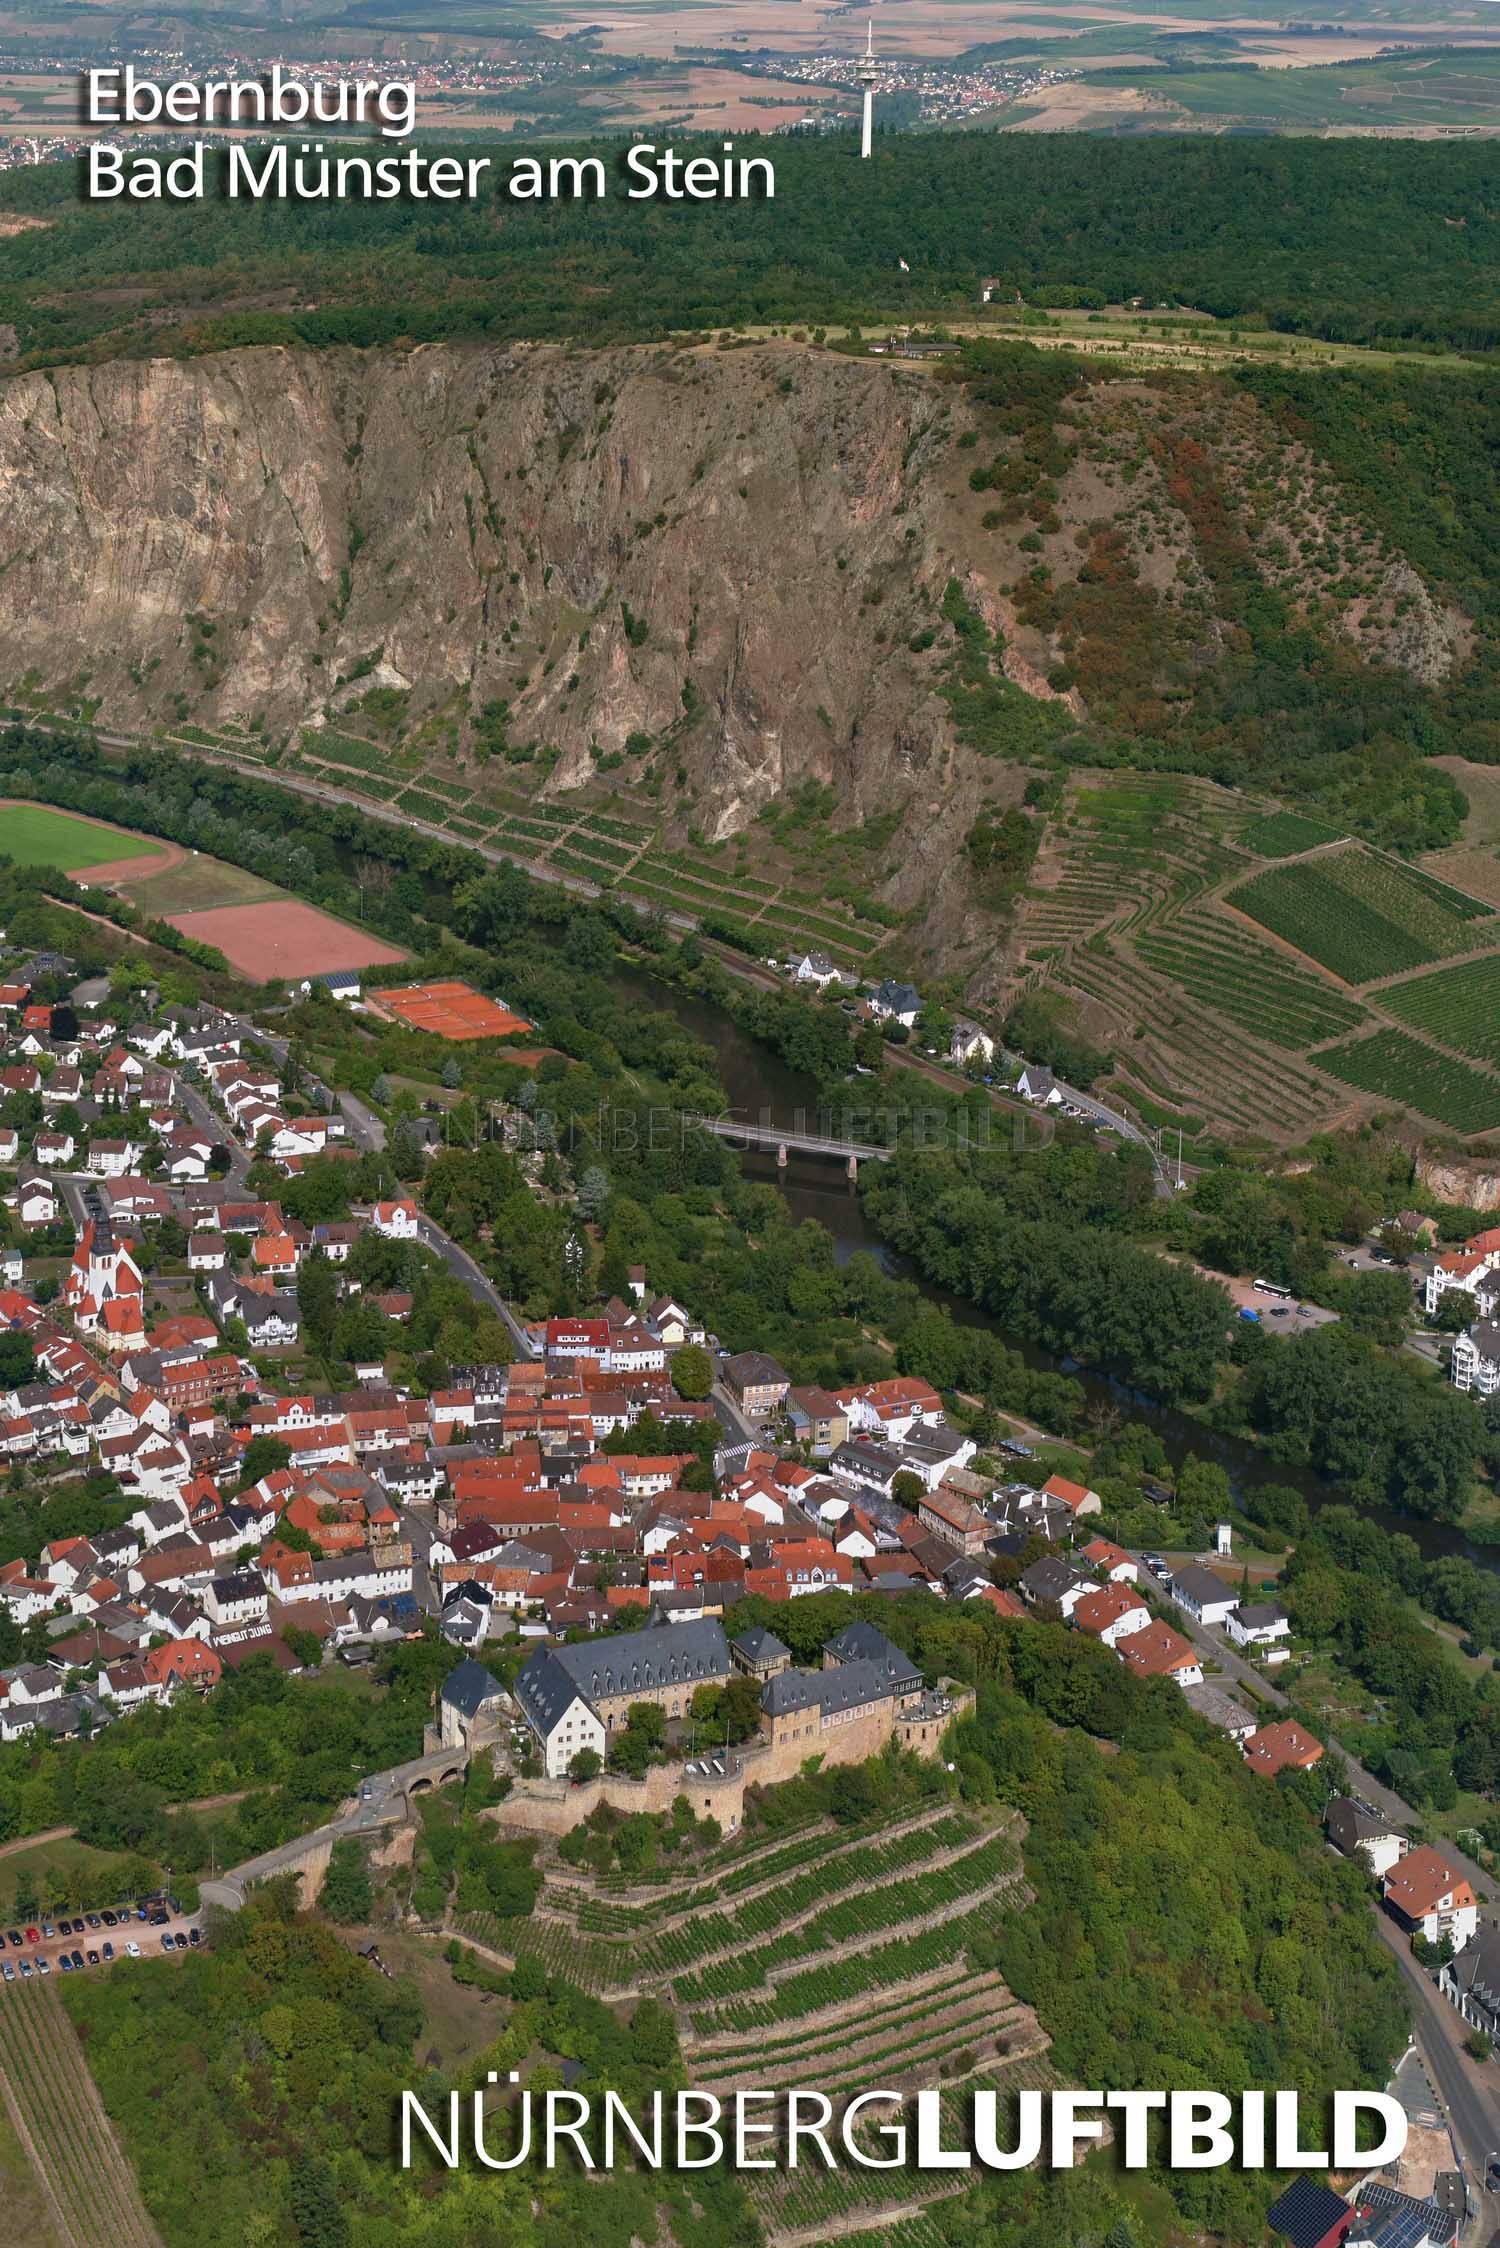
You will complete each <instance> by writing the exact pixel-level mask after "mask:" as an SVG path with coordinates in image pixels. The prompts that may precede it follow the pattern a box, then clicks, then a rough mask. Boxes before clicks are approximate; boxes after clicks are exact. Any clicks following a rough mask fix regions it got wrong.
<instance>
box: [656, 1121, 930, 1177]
mask: <svg viewBox="0 0 1500 2248" xmlns="http://www.w3.org/2000/svg"><path fill="white" fill-rule="evenodd" d="M691 1122H693V1123H694V1124H696V1125H698V1126H699V1127H700V1129H701V1130H703V1131H705V1132H707V1133H708V1134H709V1136H710V1138H712V1139H716V1140H727V1141H728V1142H729V1144H730V1145H731V1146H732V1147H765V1148H770V1149H771V1150H772V1151H773V1152H774V1154H775V1157H776V1160H777V1162H778V1163H783V1164H784V1163H785V1162H786V1161H787V1159H788V1158H789V1157H790V1156H793V1155H827V1156H831V1157H832V1158H833V1159H834V1161H835V1162H839V1163H842V1164H844V1165H845V1167H846V1168H847V1170H848V1172H849V1175H850V1177H851V1178H853V1176H854V1175H855V1173H856V1171H857V1170H858V1168H859V1166H860V1164H861V1163H889V1161H890V1160H891V1157H892V1156H893V1155H894V1154H895V1152H896V1151H895V1149H894V1148H891V1147H871V1146H869V1145H868V1144H867V1143H865V1142H864V1141H861V1140H851V1139H840V1138H838V1137H837V1136H829V1135H828V1134H825V1133H822V1132H794V1131H787V1130H786V1129H785V1128H784V1127H783V1126H782V1125H780V1124H743V1123H740V1122H738V1121H737V1120H736V1119H735V1118H734V1117H730V1116H695V1117H693V1118H692V1119H691Z"/></svg>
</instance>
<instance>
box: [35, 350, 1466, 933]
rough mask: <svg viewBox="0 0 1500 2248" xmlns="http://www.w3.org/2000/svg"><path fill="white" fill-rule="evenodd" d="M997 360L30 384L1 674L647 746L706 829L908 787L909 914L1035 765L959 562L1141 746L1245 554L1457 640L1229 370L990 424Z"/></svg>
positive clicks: (1406, 629) (1077, 698)
mask: <svg viewBox="0 0 1500 2248" xmlns="http://www.w3.org/2000/svg"><path fill="white" fill-rule="evenodd" d="M947 372H948V373H950V374H951V370H948V371H947ZM1012 379H1013V380H1015V381H1016V382H1017V384H1018V385H1019V384H1020V378H1019V377H1015V378H1012ZM1004 380H1005V378H1003V377H1002V378H1000V379H999V385H998V389H997V383H996V382H995V381H994V380H992V381H991V383H990V396H989V399H988V402H987V403H986V402H976V400H975V397H974V396H973V395H972V394H971V392H970V391H969V390H967V389H966V388H965V387H964V385H963V384H961V383H958V382H955V381H953V380H951V379H945V371H943V370H934V369H932V368H930V367H917V366H909V365H901V364H897V363H894V362H890V361H881V360H870V359H852V358H847V357H843V356H840V355H838V354H836V353H831V352H827V351H824V350H821V349H818V348H815V347H813V346H810V345H805V344H798V343H796V342H791V341H784V340H779V341H771V342H766V343H762V344H755V345H750V346H743V347H737V348H733V349H726V348H717V347H714V346H695V347H690V348H688V347H684V348H679V347H676V346H663V347H661V348H656V349H652V348H641V347H637V348H633V349H619V350H613V351H583V350H567V349H562V348H559V347H545V348H540V347H538V348H527V347H519V348H517V347H506V348H503V349H502V348H495V349H487V348H479V347H468V346H465V347H457V346H431V347H426V348H422V349H417V350H410V351H404V352H394V351H393V352H330V353H325V354H318V353H311V352H303V353H291V352H285V351H280V350H256V351H242V352H231V353H226V354H223V355H221V356H217V357H210V358H201V359H184V360H153V361H118V362H114V363H111V364H107V365H103V366H98V367H68V368H63V369H59V370H56V371H53V372H49V373H37V374H30V375H25V376H18V377H15V378H13V379H11V380H10V381H8V382H6V383H3V384H0V650H3V656H0V688H9V689H11V690H13V691H14V690H16V689H18V688H20V687H21V686H22V685H23V684H25V685H27V686H29V687H33V688H37V689H41V690H45V691H46V692H47V693H49V694H53V695H59V696H62V697H64V698H66V697H67V696H69V695H71V696H73V697H80V696H86V697H87V698H88V699H89V700H90V701H91V702H93V703H95V704H96V705H97V707H98V709H99V710H100V711H101V712H102V714H103V717H104V719H105V721H106V722H107V723H113V724H114V725H116V726H118V727H119V728H120V729H121V730H123V731H135V730H145V729H148V728H150V727H152V726H156V725H160V724H163V723H165V724H168V725H181V724H183V723H191V724H196V725H199V726H209V727H212V726H215V725H220V724H224V723H234V724H239V725H244V724H259V725H261V726H263V727H264V728H265V729H266V731H267V732H268V733H269V734H270V735H271V736H272V737H285V736H289V735H293V734H295V733H297V732H298V731H299V730H306V731H308V732H309V734H313V733H315V732H316V731H317V730H318V729H320V728H324V727H327V726H330V725H332V726H334V727H337V726H338V725H339V724H340V723H341V722H343V720H344V714H345V713H346V712H349V711H351V709H352V708H353V707H354V706H355V705H359V706H360V708H361V710H363V709H365V708H366V707H367V698H368V697H370V695H371V694H372V692H375V693H378V691H379V690H382V689H384V690H385V691H386V695H387V698H388V707H390V708H392V709H395V708H399V720H393V721H392V726H391V732H390V737H389V738H394V732H395V730H396V727H397V725H398V724H399V730H400V732H401V733H402V735H403V736H405V737H406V739H407V740H408V742H409V743H411V742H413V741H414V742H415V745H416V748H417V750H418V751H419V753H420V754H422V755H426V754H428V753H429V752H430V753H431V754H432V755H433V756H434V757H438V758H445V759H452V758H453V757H455V756H459V757H462V756H464V755H465V754H467V752H468V750H469V748H470V745H471V741H472V729H473V727H474V724H475V721H476V720H481V719H482V718H483V717H484V714H486V713H488V714H489V722H490V732H489V740H490V744H491V746H492V747H494V746H495V744H496V742H497V741H498V743H499V744H500V746H501V747H502V748H503V746H504V745H505V744H506V743H509V744H510V745H512V746H514V747H520V748H530V749H533V750H534V752H535V757H534V760H533V761H532V762H530V763H529V764H528V766H527V771H528V773H529V774H531V775H532V776H533V777H534V779H535V782H536V785H538V786H545V788H546V789H547V791H548V792H549V793H551V794H557V793H559V792H564V791H567V790H568V789H570V788H573V787H576V786H577V785H578V784H579V783H580V782H582V781H583V780H584V779H585V778H587V777H588V775H589V774H590V773H591V772H592V771H593V770H594V768H595V764H596V761H597V760H600V759H604V758H612V757H614V756H616V755H617V754H619V753H622V752H623V753H626V754H627V755H630V754H634V753H637V752H639V751H640V750H641V748H642V745H643V743H644V742H645V741H646V740H647V739H648V738H649V741H650V743H651V744H652V745H653V746H660V747H662V748H664V749H665V751H666V758H665V763H666V765H667V768H668V770H669V772H671V774H672V778H673V782H674V785H675V787H676V789H677V790H678V791H680V792H681V801H682V802H683V803H688V802H690V803H691V807H692V811H691V817H692V820H693V822H694V824H695V825H696V826H697V827H698V828H699V829H700V830H701V831H702V832H703V833H704V834H705V835H707V836H708V837H709V838H711V839H719V838H722V837H724V836H726V835H729V834H731V833H734V832H735V831H737V830H738V829H740V828H743V827H744V826H745V825H746V824H747V823H748V822H749V821H750V820H752V819H753V818H754V817H755V815H756V813H757V812H758V811H759V810H760V809H761V808H762V807H763V806H764V805H765V804H766V803H767V802H768V801H769V800H770V799H771V798H773V797H776V796H778V795H784V794H786V793H788V792H790V791H793V790H795V788H796V787H797V785H798V784H799V783H801V782H803V781H808V780H815V781H817V782H820V783H831V784H832V786H833V788H834V791H835V798H836V803H837V808H838V817H839V819H840V820H841V821H853V820H858V819H861V818H864V817H867V816H868V815H870V814H871V813H873V812H876V811H880V810H887V809H889V808H890V807H892V806H893V805H894V804H899V805H901V806H902V807H903V808H907V807H909V808H910V810H911V812H912V815H913V816H912V819H911V822H910V825H909V826H908V828H907V829H906V830H905V833H906V835H907V839H908V847H907V848H906V850H905V851H904V852H903V853H902V854H900V856H899V863H893V864H892V866H891V868H890V870H889V872H888V874H887V875H886V876H885V878H884V879H885V880H886V883H887V885H888V887H887V895H888V896H889V897H891V898H892V899H893V900H894V901H895V902H896V903H898V904H900V905H903V906H904V905H910V904H911V903H913V902H914V901H916V900H918V899H923V898H926V897H927V896H928V895H929V894H930V893H929V885H930V884H931V883H932V882H933V881H934V880H936V879H939V878H943V875H944V870H945V869H946V868H947V867H948V865H949V863H950V861H951V859H952V857H953V855H954V852H955V850H956V848H957V846H958V844H959V843H961V840H962V837H963V835H964V833H965V831H966V828H967V826H968V824H969V822H970V821H972V819H973V817H974V813H975V808H976V806H977V804H978V802H979V801H980V798H981V795H982V794H984V793H985V792H988V793H989V797H990V800H991V801H994V800H996V797H997V795H998V796H999V797H1001V798H1003V797H1005V796H1007V795H1009V796H1010V797H1011V799H1012V800H1014V796H1015V795H1017V794H1019V790H1020V787H1021V785H1022V777H1020V776H1018V774H1017V770H1016V768H1015V766H1014V765H1012V764H1009V763H1007V759H1008V758H1010V757H1014V756H1016V755H1021V754H1024V751H1023V750H1021V749H1020V747H1019V744H1018V743H1017V744H1016V745H1015V746H1013V747H1011V748H1009V749H1007V747H1006V741H1007V740H1009V738H1010V737H1009V736H1008V735H1007V736H1005V737H1004V738H1002V739H1000V740H998V741H997V740H991V741H990V742H989V743H988V744H987V745H984V746H988V748H989V749H990V750H991V752H992V754H990V755H989V756H983V755H980V754H978V753H977V752H976V749H975V748H974V746H972V742H971V745H970V746H967V747H965V746H962V745H960V744H959V743H957V742H956V741H955V739H954V732H953V723H952V718H951V715H950V708H949V700H948V698H947V697H946V696H945V694H944V692H943V689H944V687H945V685H948V686H951V676H952V666H953V662H954V656H955V642H954V637H953V633H952V631H951V630H950V627H949V622H948V621H945V617H944V595H945V589H947V588H948V587H950V585H951V586H953V587H954V588H955V591H956V592H958V593H961V597H962V601H963V604H964V607H965V610H966V612H967V613H968V614H970V615H971V616H972V617H974V618H976V619H978V620H979V623H980V625H981V626H982V627H983V629H984V631H985V633H986V634H988V635H990V636H992V637H991V639H990V644H989V648H988V649H986V650H981V651H980V653H979V656H978V659H977V660H978V661H979V662H980V663H981V665H983V666H986V667H988V666H989V665H990V664H991V661H992V658H993V664H994V675H995V676H998V673H999V671H1000V670H1002V669H1003V671H1004V673H1005V675H1006V676H1007V677H1008V678H1009V680H1010V681H1011V682H1012V685H1013V686H1014V687H1017V688H1020V689H1021V690H1023V692H1024V695H1025V696H1027V697H1030V698H1033V699H1034V700H1036V701H1049V702H1056V703H1062V704H1064V705H1066V708H1067V712H1068V713H1069V716H1070V719H1071V720H1072V721H1086V720H1087V719H1089V718H1090V717H1099V718H1103V719H1104V720H1105V721H1106V722H1107V723H1108V724H1109V725H1110V726H1112V727H1113V728H1115V729H1117V730H1118V731H1119V732H1121V733H1123V734H1124V735H1126V736H1127V737H1129V736H1130V735H1132V734H1135V733H1140V734H1144V735H1146V736H1153V735H1155V734H1157V733H1159V732H1160V731H1161V730H1162V729H1163V728H1164V727H1165V726H1166V725H1168V724H1169V723H1170V722H1171V717H1170V713H1171V708H1172V706H1173V704H1174V703H1175V704H1176V705H1177V706H1179V707H1180V706H1181V704H1182V700H1183V697H1184V696H1185V695H1186V696H1190V695H1191V693H1192V690H1193V684H1194V681H1195V679H1196V678H1197V677H1198V676H1199V675H1200V674H1201V673H1202V671H1203V669H1204V668H1205V667H1206V666H1211V665H1213V664H1214V663H1216V662H1217V661H1218V660H1219V659H1220V657H1221V655H1222V654H1223V652H1224V650H1225V649H1226V648H1227V647H1230V646H1232V645H1233V644H1234V642H1235V638H1236V634H1237V630H1238V627H1237V620H1236V618H1235V616H1234V615H1233V614H1232V613H1229V611H1228V610H1227V609H1226V606H1225V602H1224V599H1223V597H1222V595H1221V594H1220V592H1219V591H1218V586H1219V584H1220V582H1221V581H1222V570H1221V569H1219V570H1218V575H1217V576H1216V569H1218V565H1219V564H1221V563H1222V560H1223V557H1224V555H1225V554H1226V553H1228V554H1229V555H1231V557H1232V558H1233V557H1238V558H1239V564H1242V565H1243V567H1242V570H1241V577H1242V580H1243V575H1244V572H1245V571H1248V572H1249V573H1250V574H1251V575H1252V576H1258V577H1259V578H1260V579H1261V581H1262V582H1263V583H1265V584H1266V585H1267V586H1268V587H1271V588H1274V589H1275V591H1276V592H1277V594H1278V595H1279V596H1280V597H1281V598H1282V599H1283V600H1284V601H1285V602H1286V603H1287V605H1288V606H1289V608H1290V610H1291V611H1292V612H1294V613H1296V614H1297V615H1299V616H1300V617H1301V618H1302V619H1303V620H1304V621H1306V622H1308V623H1311V624H1312V625H1313V626H1314V627H1315V629H1317V630H1318V631H1319V632H1320V633H1322V634H1323V636H1324V637H1325V639H1326V640H1327V641H1328V642H1329V643H1330V644H1333V643H1334V642H1336V641H1339V640H1342V641H1344V642H1345V644H1346V645H1348V646H1350V647H1352V648H1357V650H1358V652H1359V655H1360V656H1361V657H1362V658H1363V660H1364V661H1365V662H1367V663H1373V664H1376V665H1389V666H1392V667H1395V668H1397V669H1400V670H1403V671H1406V672H1408V673H1410V674H1412V675H1414V676H1416V677H1418V678H1421V679H1423V680H1427V681H1437V680H1441V679H1442V678H1443V677H1445V676H1446V675H1447V674H1448V672H1449V671H1451V669H1452V668H1453V666H1454V665H1455V663H1457V662H1460V661H1461V660H1462V657H1463V654H1464V650H1465V644H1466V643H1465V632H1466V626H1465V622H1464V620H1463V619H1462V618H1460V617H1457V616H1456V615H1454V614H1452V613H1450V612H1449V611H1447V610H1446V609H1444V608H1443V607H1442V605H1441V604H1440V602H1439V601H1437V600H1436V599H1435V598H1434V596H1433V594H1432V593H1431V591H1430V590H1429V589H1428V588H1427V587H1426V586H1425V585H1424V584H1423V583H1422V581H1421V579H1420V577H1419V576H1418V575H1417V573H1416V572H1415V571H1414V570H1413V569H1412V567H1411V565H1410V563H1409V562H1408V561H1407V560H1406V558H1405V557H1403V556H1401V555H1400V554H1397V553H1395V552H1393V551H1391V550H1389V549H1388V547H1387V546H1386V545H1385V544H1384V542H1383V541H1382V540H1381V539H1380V538H1379V536H1378V535H1377V534H1376V533H1374V532H1373V531H1371V530H1370V528H1369V527H1368V525H1366V524H1363V523H1362V522H1361V521H1360V520H1359V518H1358V513H1357V510H1355V509H1353V508H1351V507H1350V506H1349V504H1348V502H1347V499H1346V496H1345V495H1343V494H1341V493H1340V491H1339V489H1338V487H1337V485H1336V483H1335V482H1334V480H1333V479H1332V478H1331V477H1330V476H1329V474H1328V472H1327V470H1326V469H1325V468H1323V467H1322V466H1321V465H1320V464H1319V463H1318V462H1317V460H1316V459H1314V458H1313V457H1312V456H1311V455H1309V454H1308V453H1307V452H1306V451H1305V449H1303V448H1302V447H1301V446H1299V445H1296V444H1294V443H1292V442H1291V441H1289V440H1288V439H1286V438H1285V437H1284V436H1283V435H1282V433H1280V432H1279V431H1278V430H1276V429H1275V428H1273V427H1272V426H1271V424H1270V423H1269V421H1268V420H1267V418H1266V417H1265V416H1264V415H1263V414H1262V413H1261V412H1260V409H1259V408H1258V407H1257V406H1256V405H1255V404H1254V402H1253V401H1252V400H1250V399H1249V398H1247V397H1244V396H1242V395H1239V394H1237V393H1235V392H1233V391H1232V389H1231V388H1230V386H1227V385H1224V384H1221V383H1214V382H1195V381H1194V380H1192V379H1191V378H1187V377H1183V378H1180V379H1178V380H1176V381H1173V380H1171V379H1167V380H1164V381H1159V382H1155V381H1146V380H1143V379H1140V378H1133V377H1131V376H1129V375H1128V374H1126V373H1124V372H1123V371H1122V372H1119V373H1116V372H1113V371H1108V372H1106V371H1105V370H1104V369H1103V368H1101V367H1098V366H1094V367H1093V368H1092V369H1091V370H1090V373H1089V377H1088V379H1087V380H1085V381H1076V378H1071V377H1070V378H1068V379H1067V380H1065V381H1064V382H1062V383H1061V384H1060V385H1059V386H1057V387H1056V388H1055V390H1054V391H1053V392H1052V393H1048V394H1047V395H1049V396H1051V398H1052V400H1053V402H1052V403H1051V404H1044V405H1043V406H1042V407H1041V408H1039V409H1038V408H1036V407H1035V406H1032V405H1025V404H1024V398H1023V394H1022V390H1021V388H1018V391H1017V398H1018V400H1020V401H1021V403H1020V404H1018V405H1017V406H1016V407H1015V410H1011V402H1010V401H1009V400H1007V399H1006V398H1005V396H1004V395H1003V388H1004ZM1026 380H1027V381H1028V382H1029V383H1030V386H1031V387H1030V390H1029V391H1027V392H1025V396H1029V397H1032V398H1033V399H1034V398H1035V397H1036V396H1037V395H1038V392H1037V388H1036V384H1035V381H1034V376H1028V377H1027V378H1026ZM1069 382H1076V387H1073V388H1071V389H1070V388H1069ZM997 400H998V411H997ZM1237 566H1238V565H1237ZM1351 581H1352V582H1358V583H1359V584H1360V585H1361V586H1362V587H1363V588H1364V589H1365V590H1364V591H1363V592H1362V594H1361V596H1360V598H1359V599H1358V600H1357V601H1356V600H1351V599H1350V598H1348V597H1347V596H1346V595H1343V594H1341V592H1340V587H1341V586H1343V585H1347V584H1348V583H1350V582H1351ZM502 706H503V707H502ZM356 730H358V726H356ZM997 750H998V752H999V754H998V755H997V754H994V752H996V751H997ZM670 800H671V799H670V798H669V799H668V801H670ZM892 857H893V861H894V860H895V857H896V855H895V854H893V855H892Z"/></svg>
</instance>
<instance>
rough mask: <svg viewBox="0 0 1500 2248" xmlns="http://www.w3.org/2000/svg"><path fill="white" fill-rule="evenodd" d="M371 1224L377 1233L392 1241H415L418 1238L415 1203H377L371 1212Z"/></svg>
mask: <svg viewBox="0 0 1500 2248" xmlns="http://www.w3.org/2000/svg"><path fill="white" fill-rule="evenodd" d="M370 1223H371V1225H373V1226H374V1228H375V1231H376V1232H377V1233H383V1234H385V1235H386V1236H387V1237H388V1239H390V1240H392V1241H415V1240H416V1238H417V1206H416V1204H415V1202H408V1201H400V1202H377V1203H376V1204H375V1207H374V1209H373V1210H372V1211H371V1212H370Z"/></svg>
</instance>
